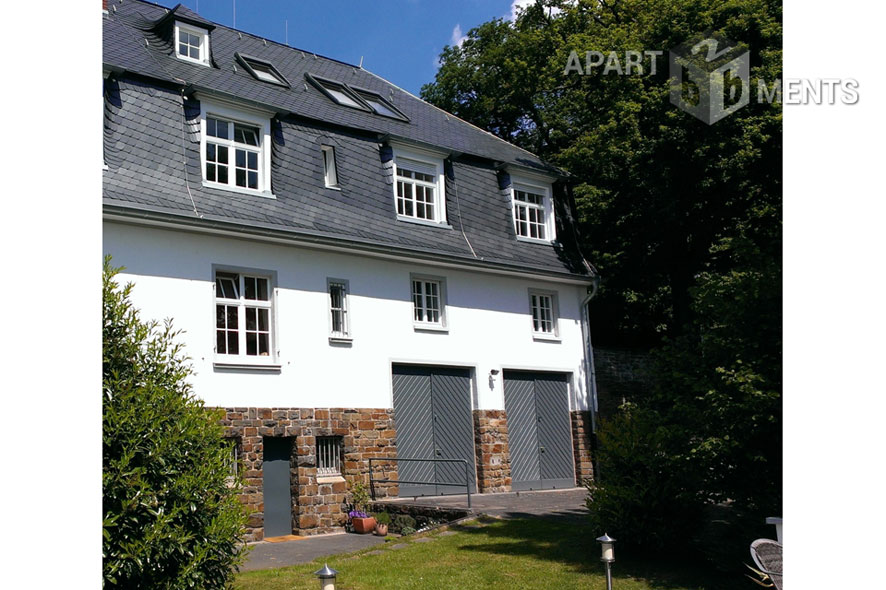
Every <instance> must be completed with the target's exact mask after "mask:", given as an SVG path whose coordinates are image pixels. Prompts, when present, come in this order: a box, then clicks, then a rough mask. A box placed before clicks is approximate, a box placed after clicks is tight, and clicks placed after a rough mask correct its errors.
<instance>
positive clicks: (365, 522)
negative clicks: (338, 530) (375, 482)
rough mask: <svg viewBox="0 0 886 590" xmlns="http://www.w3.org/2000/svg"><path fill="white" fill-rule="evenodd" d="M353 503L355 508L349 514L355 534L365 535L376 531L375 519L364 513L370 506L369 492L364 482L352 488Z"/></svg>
mask: <svg viewBox="0 0 886 590" xmlns="http://www.w3.org/2000/svg"><path fill="white" fill-rule="evenodd" d="M351 502H352V504H353V506H354V508H353V510H351V511H349V512H348V519H349V520H350V521H351V528H352V529H353V530H354V532H355V533H359V534H361V535H364V534H366V533H371V532H372V531H374V530H375V519H374V518H373V517H371V516H369V515H368V514H366V512H364V510H365V509H366V506H367V505H368V504H369V492H367V491H366V485H365V484H364V483H363V482H357V483H355V484H354V485H353V486H352V487H351Z"/></svg>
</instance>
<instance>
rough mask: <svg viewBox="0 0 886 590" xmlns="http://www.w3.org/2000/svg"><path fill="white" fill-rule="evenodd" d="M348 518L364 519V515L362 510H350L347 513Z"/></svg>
mask: <svg viewBox="0 0 886 590" xmlns="http://www.w3.org/2000/svg"><path fill="white" fill-rule="evenodd" d="M348 517H350V518H366V513H365V512H363V511H362V510H351V511H350V512H348Z"/></svg>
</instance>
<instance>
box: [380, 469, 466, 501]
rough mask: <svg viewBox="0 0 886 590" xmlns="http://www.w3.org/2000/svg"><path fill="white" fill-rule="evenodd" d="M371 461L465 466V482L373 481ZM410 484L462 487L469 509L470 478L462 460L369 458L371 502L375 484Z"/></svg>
mask: <svg viewBox="0 0 886 590" xmlns="http://www.w3.org/2000/svg"><path fill="white" fill-rule="evenodd" d="M373 461H413V462H424V463H461V464H463V465H464V466H465V482H464V483H449V482H439V481H408V480H405V479H390V478H386V479H375V478H374V477H373V476H372V462H373ZM392 482H393V483H411V484H413V485H438V486H456V487H462V486H464V488H465V491H466V492H467V495H468V508H469V509H470V507H471V476H470V475H469V472H468V462H467V461H465V460H464V459H405V458H400V457H370V458H369V494H370V497H371V498H372V501H373V502H374V501H375V484H376V483H392Z"/></svg>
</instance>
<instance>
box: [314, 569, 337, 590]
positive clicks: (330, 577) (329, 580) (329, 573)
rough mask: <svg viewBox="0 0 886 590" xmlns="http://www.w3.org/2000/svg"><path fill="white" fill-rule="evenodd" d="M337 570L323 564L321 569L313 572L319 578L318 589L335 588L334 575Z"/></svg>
mask: <svg viewBox="0 0 886 590" xmlns="http://www.w3.org/2000/svg"><path fill="white" fill-rule="evenodd" d="M336 574H338V572H337V571H335V570H334V569H332V568H331V567H329V566H328V565H326V564H325V563H324V564H323V569H320V570H317V571H316V572H314V575H315V576H317V577H318V578H319V579H320V590H335V576H336Z"/></svg>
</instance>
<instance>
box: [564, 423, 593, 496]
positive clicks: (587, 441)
mask: <svg viewBox="0 0 886 590" xmlns="http://www.w3.org/2000/svg"><path fill="white" fill-rule="evenodd" d="M570 416H571V418H572V420H571V421H572V453H573V456H574V458H575V483H576V485H579V486H581V485H584V482H585V480H588V479H594V464H593V461H592V459H593V454H592V448H591V435H592V433H591V413H590V412H587V411H584V412H583V411H574V412H570Z"/></svg>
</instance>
